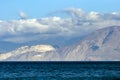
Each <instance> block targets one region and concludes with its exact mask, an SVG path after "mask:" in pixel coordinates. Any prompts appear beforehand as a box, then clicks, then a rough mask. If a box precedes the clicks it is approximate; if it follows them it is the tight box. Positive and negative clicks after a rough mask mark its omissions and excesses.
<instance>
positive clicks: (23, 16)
mask: <svg viewBox="0 0 120 80" xmlns="http://www.w3.org/2000/svg"><path fill="white" fill-rule="evenodd" d="M19 16H20V18H21V19H27V18H28V16H27V15H26V14H25V13H24V12H23V11H21V12H20V13H19Z"/></svg>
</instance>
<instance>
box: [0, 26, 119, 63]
mask: <svg viewBox="0 0 120 80" xmlns="http://www.w3.org/2000/svg"><path fill="white" fill-rule="evenodd" d="M77 39H78V38H77ZM72 41H75V40H72ZM76 41H77V42H74V44H72V45H69V46H66V47H62V48H57V49H56V48H55V47H53V46H51V45H35V46H24V47H21V48H18V49H16V50H14V51H11V52H8V53H4V54H0V60H15V61H16V60H17V61H20V60H22V61H23V60H24V61H31V60H40V61H51V60H52V61H54V60H55V61H57V60H62V61H63V60H65V61H66V60H67V61H120V26H112V27H107V28H103V29H99V30H97V31H95V32H93V33H91V34H89V35H87V36H86V37H84V38H83V39H82V40H81V39H80V40H79V41H78V40H76Z"/></svg>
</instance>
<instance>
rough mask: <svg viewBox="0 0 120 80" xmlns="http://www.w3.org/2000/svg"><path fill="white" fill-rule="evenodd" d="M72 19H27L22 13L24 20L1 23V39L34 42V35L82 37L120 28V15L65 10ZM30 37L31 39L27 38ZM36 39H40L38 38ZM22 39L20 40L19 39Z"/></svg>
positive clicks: (115, 13) (117, 13)
mask: <svg viewBox="0 0 120 80" xmlns="http://www.w3.org/2000/svg"><path fill="white" fill-rule="evenodd" d="M64 12H65V13H67V14H68V15H69V16H70V17H68V18H61V17H56V16H55V17H47V18H41V19H27V15H26V14H25V13H24V12H21V13H20V16H21V18H22V19H20V20H11V21H2V20H1V21H0V37H3V36H6V35H10V36H12V37H7V38H4V39H3V40H5V41H11V42H16V41H19V42H20V41H21V42H24V41H25V42H26V41H27V40H29V41H30V40H33V39H32V37H33V35H34V36H36V34H37V36H38V35H39V37H40V36H42V38H44V37H45V36H44V35H47V36H49V37H50V36H53V35H54V36H70V37H73V36H80V35H84V34H87V33H89V32H91V31H93V30H96V29H99V28H104V27H107V26H113V25H119V26H120V13H119V12H112V13H99V12H94V11H91V12H89V13H87V12H85V11H84V10H82V9H75V8H70V9H65V10H64ZM26 35H29V38H28V37H26ZM16 36H17V37H16ZM37 36H36V37H34V40H35V39H38V37H37ZM19 38H20V39H19ZM13 39H14V40H13Z"/></svg>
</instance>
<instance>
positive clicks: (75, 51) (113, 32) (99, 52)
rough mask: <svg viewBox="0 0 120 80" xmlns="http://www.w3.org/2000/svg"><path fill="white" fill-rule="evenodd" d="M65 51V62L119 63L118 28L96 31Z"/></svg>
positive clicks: (119, 33) (119, 41) (119, 29)
mask: <svg viewBox="0 0 120 80" xmlns="http://www.w3.org/2000/svg"><path fill="white" fill-rule="evenodd" d="M67 49H68V50H67ZM67 49H66V50H65V51H68V52H67V55H66V56H65V60H75V61H76V60H77V61H120V26H112V27H107V28H104V29H100V30H97V31H95V32H93V33H91V34H89V35H88V36H86V37H85V38H84V39H83V40H81V41H80V42H79V43H78V44H75V45H73V46H71V47H68V48H67Z"/></svg>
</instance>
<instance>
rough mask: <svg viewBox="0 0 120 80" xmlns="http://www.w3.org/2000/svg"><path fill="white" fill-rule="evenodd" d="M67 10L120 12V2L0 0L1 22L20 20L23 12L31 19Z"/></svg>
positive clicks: (94, 0) (115, 0) (116, 0)
mask: <svg viewBox="0 0 120 80" xmlns="http://www.w3.org/2000/svg"><path fill="white" fill-rule="evenodd" d="M66 8H82V9H84V10H85V11H88V12H89V11H98V12H113V11H116V12H120V0H0V20H13V19H19V15H18V14H19V12H21V11H23V12H24V13H26V14H27V15H28V16H29V17H30V18H41V17H46V16H47V14H49V13H52V12H55V11H61V10H64V9H66Z"/></svg>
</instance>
